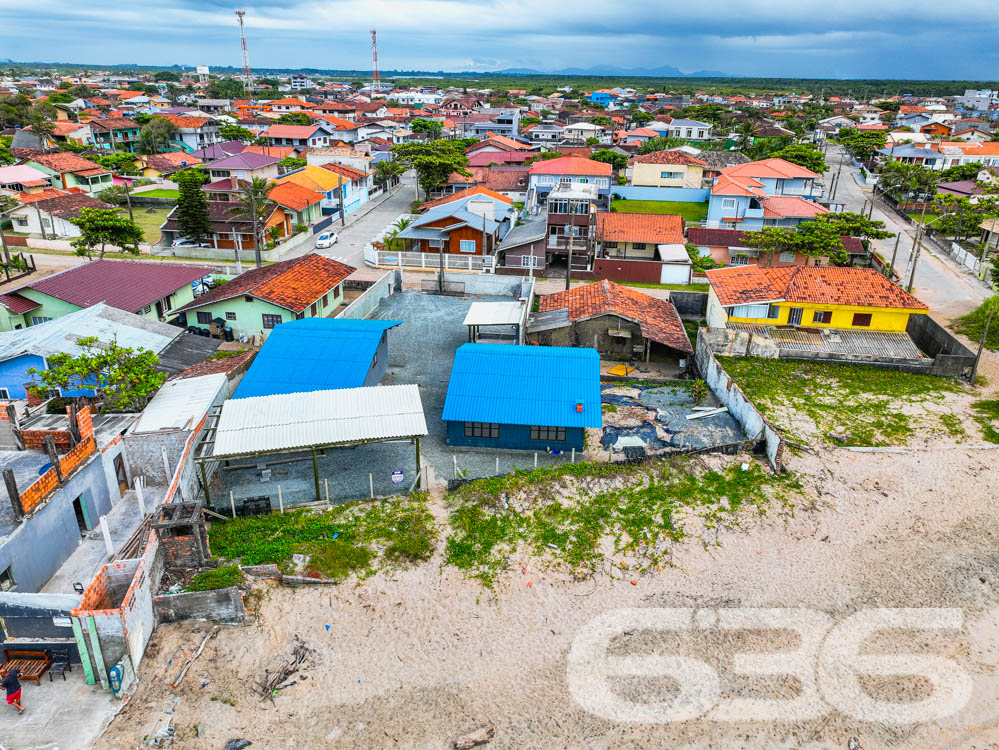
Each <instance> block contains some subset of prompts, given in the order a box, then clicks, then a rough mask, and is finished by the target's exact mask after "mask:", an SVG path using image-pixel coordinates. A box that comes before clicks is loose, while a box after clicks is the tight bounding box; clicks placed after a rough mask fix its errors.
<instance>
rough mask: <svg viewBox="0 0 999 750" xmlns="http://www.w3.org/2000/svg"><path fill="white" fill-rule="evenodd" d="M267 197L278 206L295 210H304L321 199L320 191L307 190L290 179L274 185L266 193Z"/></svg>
mask: <svg viewBox="0 0 999 750" xmlns="http://www.w3.org/2000/svg"><path fill="white" fill-rule="evenodd" d="M267 197H268V198H269V199H270V200H272V201H274V202H275V203H277V204H278V205H279V206H285V207H286V208H291V209H293V210H295V211H304V210H305V209H306V208H308V207H309V206H312V205H315V204H316V203H319V201H321V200H322V199H323V196H322V195H321V194H320V193H317V192H315V191H313V190H309V189H308V188H307V187H302V186H301V185H296V184H295V183H294V182H291V181H289V182H282V183H280V184H278V185H275V186H274V187H272V188H271V189H270V192H268V193H267Z"/></svg>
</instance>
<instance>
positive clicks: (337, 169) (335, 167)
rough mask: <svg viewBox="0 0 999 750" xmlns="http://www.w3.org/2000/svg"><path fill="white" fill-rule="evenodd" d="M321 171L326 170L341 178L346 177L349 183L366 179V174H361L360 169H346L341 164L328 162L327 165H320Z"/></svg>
mask: <svg viewBox="0 0 999 750" xmlns="http://www.w3.org/2000/svg"><path fill="white" fill-rule="evenodd" d="M319 166H321V167H322V168H323V169H328V170H329V171H330V172H333V173H334V174H338V175H340V176H341V177H346V178H347V179H348V180H350V181H351V182H357V181H358V180H363V179H365V178H366V177H367V173H365V172H362V171H361V170H360V169H354V168H353V167H347V166H344V165H343V164H334V163H333V162H330V163H328V164H320V165H319Z"/></svg>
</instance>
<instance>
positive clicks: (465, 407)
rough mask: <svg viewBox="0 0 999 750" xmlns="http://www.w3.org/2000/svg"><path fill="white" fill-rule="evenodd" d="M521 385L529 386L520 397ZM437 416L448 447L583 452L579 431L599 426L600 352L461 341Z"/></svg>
mask: <svg viewBox="0 0 999 750" xmlns="http://www.w3.org/2000/svg"><path fill="white" fill-rule="evenodd" d="M485 383H488V384H489V385H488V388H484V387H483V385H484V384H485ZM528 384H536V387H534V388H532V389H531V391H530V394H529V396H530V397H529V398H525V397H524V395H525V387H527V385H528ZM441 418H442V419H443V420H444V421H445V422H446V424H447V426H446V431H447V443H448V445H464V446H473V447H479V448H490V447H491V448H497V449H519V450H529V451H539V452H540V451H545V450H548V451H563V452H565V451H570V450H577V451H582V450H583V446H584V436H583V432H584V430H585V429H586V428H587V427H591V428H599V427H602V426H603V417H602V409H601V404H600V355H599V354H598V353H597V351H596V350H595V349H588V348H572V347H552V346H510V345H506V344H463V345H462V346H460V347H458V350H457V351H456V352H455V355H454V364H453V365H452V367H451V377H450V380H449V381H448V388H447V395H446V396H445V398H444V411H443V414H442V416H441Z"/></svg>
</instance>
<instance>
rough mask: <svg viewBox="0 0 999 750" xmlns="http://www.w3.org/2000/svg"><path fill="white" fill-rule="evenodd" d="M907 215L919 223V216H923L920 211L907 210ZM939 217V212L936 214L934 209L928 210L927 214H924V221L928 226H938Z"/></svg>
mask: <svg viewBox="0 0 999 750" xmlns="http://www.w3.org/2000/svg"><path fill="white" fill-rule="evenodd" d="M906 216H908V217H909V218H910V219H912V220H913V221H914V222H915V223H916V224H918V223H919V217H920V216H922V214H921V213H920V212H919V211H907V212H906ZM939 218H940V215H939V214H935V213H933V212H932V211H927V212H926V215H925V216H923V222H924V223H925V224H926V226H928V227H932V226H936V223H937V219H939Z"/></svg>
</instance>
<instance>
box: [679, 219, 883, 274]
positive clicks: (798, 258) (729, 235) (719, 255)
mask: <svg viewBox="0 0 999 750" xmlns="http://www.w3.org/2000/svg"><path fill="white" fill-rule="evenodd" d="M746 237H747V232H744V231H741V230H738V229H707V228H703V227H690V228H688V229H687V241H688V242H690V243H691V244H693V245H696V246H697V249H698V251H699V253H700V255H701V256H702V257H710V258H711V259H712V260H713V261H714V262H715V263H717V264H718V265H720V266H754V265H758V266H761V267H764V268H777V267H781V266H809V265H811V266H827V265H829V258H827V257H821V256H820V257H812V256H807V255H802V254H801V253H795V252H785V253H777V254H769V253H760V251H759V250H757V249H756V248H754V247H749V246H748V245H747V244H746ZM840 239H841V240H842V242H843V249H844V250H845V251H846V253H847V255H848V256H850V258H861V257H864V256H866V255H867V249H866V248H865V247H864V243H863V242H862V241H861V240H860V239H859V238H857V237H840Z"/></svg>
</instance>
